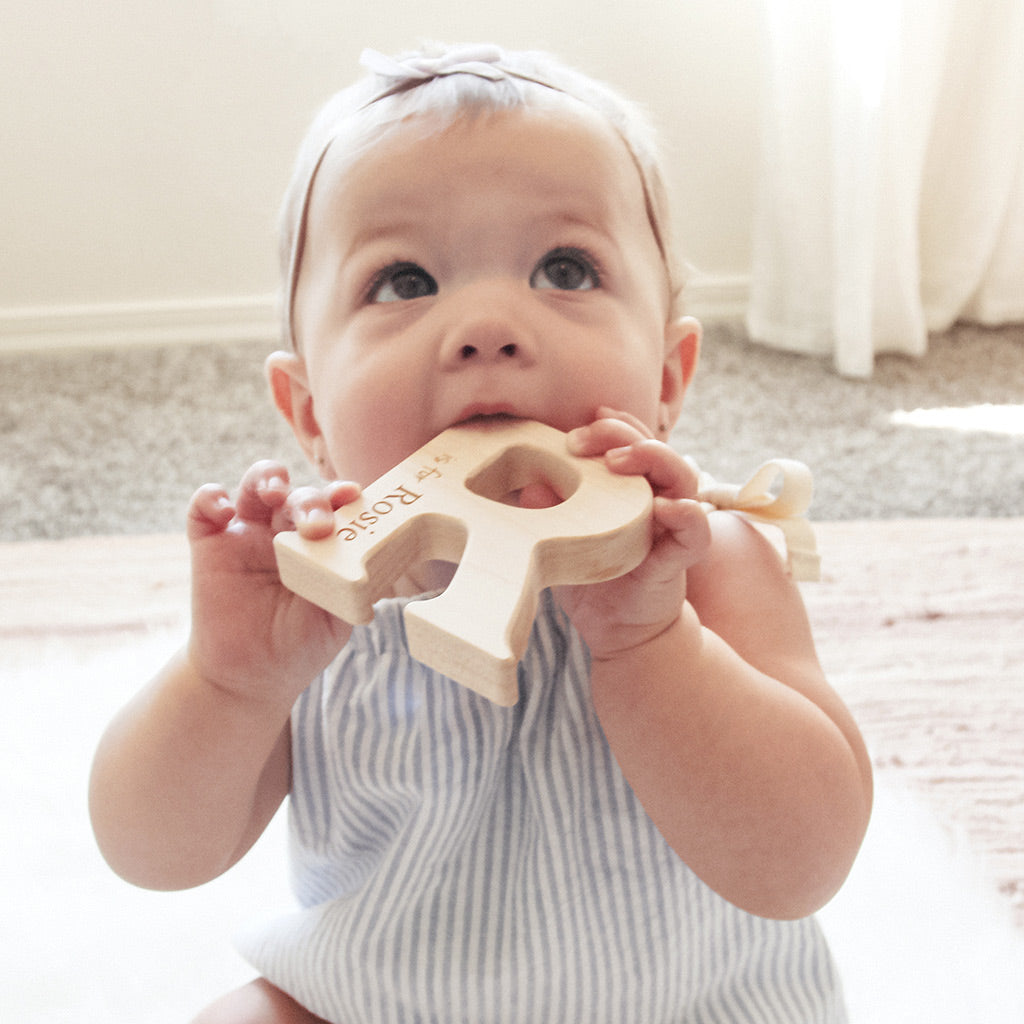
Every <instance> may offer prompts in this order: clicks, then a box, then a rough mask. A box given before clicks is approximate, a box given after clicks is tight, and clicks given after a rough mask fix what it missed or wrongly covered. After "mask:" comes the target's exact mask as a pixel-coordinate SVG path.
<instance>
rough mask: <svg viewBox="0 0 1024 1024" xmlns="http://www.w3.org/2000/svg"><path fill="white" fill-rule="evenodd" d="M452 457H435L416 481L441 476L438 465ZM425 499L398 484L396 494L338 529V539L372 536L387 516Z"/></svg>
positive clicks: (376, 502)
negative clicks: (397, 509)
mask: <svg viewBox="0 0 1024 1024" xmlns="http://www.w3.org/2000/svg"><path fill="white" fill-rule="evenodd" d="M451 461H452V456H451V455H435V456H434V463H435V465H433V466H424V467H423V468H422V469H420V470H419V471H418V472H417V474H416V479H417V481H419V482H420V483H422V482H423V481H424V480H428V479H430V477H439V476H441V470H439V469H438V468H437V467H438V465H444V463H446V462H451ZM422 497H423V494H422V493H417V492H416V491H413V490H411V489H410V488H408V487H406V486H405V484H398V485H397V486H396V487H395V488H394V493H392V494H385V495H384V497H383V498H378V499H377V500H376V501H375V502H374V503H373V504H372V505H371V506H370V507H369V508H368V509H365V510H364V511H363V512H360V513H359V515H358V516H356V517H355V519H351V520H349V521H348V522H347V523H345V525H344V526H340V527H339V528H338V539H339V540H343V541H352V540H358V539H359V538H360V536H362V535H365V534H370V535H372V534H373V533H374V532H375V531H374V529H373V528H374V526H376V524H377V523H379V522H380V521H381V519H383V518H384V517H385V516H387V515H389V514H390V513H391V512H394V510H395V509H396V508H398V507H400V506H402V505H412V504H414V503H415V502H417V501H419V500H420V498H422Z"/></svg>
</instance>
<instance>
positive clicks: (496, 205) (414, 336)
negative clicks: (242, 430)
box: [294, 109, 698, 485]
mask: <svg viewBox="0 0 1024 1024" xmlns="http://www.w3.org/2000/svg"><path fill="white" fill-rule="evenodd" d="M423 128H424V125H423V124H422V123H421V124H419V125H417V126H414V127H406V128H403V129H401V130H399V131H398V132H397V133H395V134H393V135H391V136H389V137H388V138H387V139H385V140H384V141H382V142H381V143H379V144H378V145H377V146H375V147H374V148H373V149H372V150H370V151H369V153H368V154H367V155H366V156H364V157H362V158H360V159H359V160H358V161H356V162H355V163H354V164H351V165H348V166H345V165H344V164H343V162H342V160H341V159H339V158H338V157H337V155H335V154H333V153H330V152H329V153H328V155H327V157H326V159H325V162H324V164H323V166H322V167H321V169H320V172H319V175H318V179H317V182H316V185H315V187H314V190H313V195H312V197H311V202H310V208H309V214H308V228H307V237H306V243H305V249H304V252H303V257H302V269H301V274H300V278H299V282H298V285H297V288H296V294H295V303H294V317H295V335H296V338H297V339H298V346H299V349H300V351H301V361H300V366H301V368H302V373H301V376H302V377H303V378H304V380H305V381H306V382H308V397H309V400H310V403H309V404H308V405H307V407H306V409H305V413H306V414H305V415H303V416H301V417H297V419H301V421H302V422H301V424H299V425H297V430H298V432H299V433H300V439H302V440H303V441H304V443H305V445H306V448H307V451H308V452H314V451H315V452H316V453H317V454H319V455H323V456H326V467H325V473H327V474H330V475H333V476H337V477H339V478H346V479H353V480H357V481H359V482H360V483H362V484H364V485H366V484H369V483H371V482H372V481H373V480H375V479H376V478H377V477H379V476H380V475H381V474H382V473H384V472H385V471H386V470H388V469H390V468H391V467H393V466H394V465H396V464H397V463H398V462H399V461H401V460H402V459H404V458H405V457H406V456H408V455H409V454H411V453H412V452H413V451H415V450H416V449H417V448H420V447H422V445H424V444H425V443H426V442H427V441H429V440H430V439H431V438H432V437H434V436H435V435H437V434H438V433H440V432H441V431H442V430H444V429H446V428H447V427H450V426H452V425H454V424H456V423H460V422H462V421H464V420H467V419H471V418H473V417H476V416H490V415H511V416H518V417H526V418H530V419H536V420H540V421H542V422H544V423H547V424H550V425H552V426H555V427H558V428H559V429H561V430H569V429H571V428H573V427H576V426H580V425H583V424H586V423H589V422H591V421H592V420H593V418H594V414H595V410H596V409H597V408H598V407H599V406H602V405H606V406H610V407H612V408H615V409H618V410H623V411H626V412H629V413H632V414H633V415H634V416H637V417H638V418H639V419H641V420H642V421H643V422H644V423H646V424H647V425H648V426H649V427H650V428H651V430H652V432H654V433H655V434H658V435H659V436H664V435H665V433H666V431H667V428H668V427H670V426H671V423H672V422H673V421H674V419H675V416H676V414H677V413H678V406H679V403H680V402H681V399H682V391H683V389H684V387H685V384H686V379H687V377H688V374H689V368H690V366H691V365H692V358H693V355H694V352H695V348H696V343H697V331H698V328H697V325H696V324H695V322H694V321H692V320H683V321H679V322H677V323H668V315H669V313H668V310H669V295H668V283H667V275H666V272H665V269H664V265H663V262H662V259H661V257H660V254H659V251H658V247H657V243H656V241H655V238H654V235H653V232H652V230H651V228H650V226H649V224H648V220H647V214H646V209H645V203H644V195H643V189H642V186H641V182H640V177H639V174H638V172H637V171H636V169H635V167H634V165H633V163H632V159H631V157H630V155H629V152H628V150H627V149H626V147H625V145H624V144H623V143H622V141H621V140H620V139H619V138H618V136H617V135H616V134H615V133H614V132H613V131H612V129H611V128H609V127H607V126H605V125H604V123H603V122H602V121H601V120H600V119H599V118H598V117H597V116H596V115H593V116H591V115H590V113H589V111H586V110H585V109H581V110H580V111H579V112H571V113H569V112H566V111H562V110H559V111H558V112H555V111H546V112H530V113H525V112H522V111H514V112H502V113H496V114H487V115H481V116H480V117H478V118H475V119H474V118H462V119H461V120H459V121H456V122H455V124H454V125H452V126H450V127H448V128H446V129H442V130H439V131H437V132H435V133H433V134H431V133H427V132H425V131H424V130H423ZM680 348H682V349H683V351H682V354H681V353H680ZM304 434H305V436H303V435H304Z"/></svg>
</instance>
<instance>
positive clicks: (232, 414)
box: [0, 324, 1024, 540]
mask: <svg viewBox="0 0 1024 1024" xmlns="http://www.w3.org/2000/svg"><path fill="white" fill-rule="evenodd" d="M266 351H267V349H266V347H265V346H262V345H256V344H237V345H200V346H184V345H182V346H166V347H160V348H139V349H128V350H124V349H121V350H111V351H74V352H60V353H55V352H41V353H33V354H25V353H17V354H6V355H0V444H2V448H0V451H2V456H0V494H2V496H3V499H2V501H3V503H2V506H0V508H2V512H0V517H2V521H0V540H24V539H31V538H57V537H68V536H82V535H90V534H117V533H152V532H165V531H176V530H180V529H181V528H182V526H183V512H184V508H185V505H186V503H187V501H188V498H189V496H190V494H191V493H192V491H193V490H194V489H195V488H196V487H197V486H198V485H199V484H201V483H203V482H205V481H208V480H218V481H221V482H223V483H225V484H227V485H228V486H231V485H232V484H233V483H234V482H235V481H237V479H238V477H239V476H240V474H241V473H242V471H243V470H244V469H245V468H246V466H248V465H249V464H250V463H251V462H252V461H254V460H255V459H257V458H264V457H276V458H282V459H284V460H285V462H286V463H287V464H289V465H290V466H291V467H292V469H293V471H294V475H295V477H296V478H298V479H308V474H307V471H306V470H305V468H304V464H303V459H302V457H301V454H300V453H299V451H298V449H297V447H296V445H295V443H294V442H293V440H292V438H291V436H290V434H289V432H288V428H287V427H286V426H285V425H284V423H283V422H281V421H280V419H279V417H278V415H277V413H276V412H275V411H274V410H273V409H272V407H271V405H270V401H269V398H268V397H267V393H266V387H265V384H264V380H263V376H262V360H263V357H264V355H265V354H266ZM985 403H992V404H995V405H1004V404H1010V405H1018V406H1019V405H1021V404H1022V403H1024V327H1018V328H1007V329H1003V330H998V331H993V330H985V329H983V328H979V327H973V326H961V327H958V328H957V329H956V330H954V331H953V332H950V333H949V334H947V335H943V336H940V337H937V338H934V339H933V340H932V343H931V346H930V349H929V352H928V355H927V356H926V357H925V358H924V359H922V360H920V361H918V360H911V359H906V358H900V357H883V358H882V359H880V360H879V362H878V366H877V368H876V372H875V375H874V377H873V378H872V379H871V380H870V381H868V382H861V381H852V380H844V379H842V378H840V377H838V376H836V375H835V374H834V373H833V372H832V370H831V368H830V366H829V365H828V364H827V363H824V362H821V361H818V360H815V359H809V358H806V357H801V356H795V355H788V354H784V353H779V352H773V351H769V350H766V349H764V348H761V347H758V346H754V345H751V344H749V343H748V342H747V341H746V339H745V338H744V336H743V333H742V331H741V330H740V329H739V328H738V327H736V326H730V325H727V324H720V325H714V326H712V327H711V328H709V329H708V331H707V337H706V339H705V346H704V353H703V356H702V361H701V367H700V370H699V371H698V375H697V378H696V380H695V382H694V385H693V387H692V389H691V392H690V394H689V396H688V397H687V402H686V405H685V406H684V409H683V416H682V420H681V422H680V425H679V428H678V429H677V431H676V433H675V435H674V439H673V440H674V443H675V444H676V445H677V446H678V447H679V448H680V450H683V451H686V452H689V453H691V454H693V455H694V456H695V457H696V458H697V460H698V461H699V462H700V463H701V465H703V466H704V467H705V468H707V469H708V470H709V471H710V472H712V473H714V475H715V476H717V477H718V478H719V479H722V480H734V481H737V482H738V481H740V480H741V479H745V478H746V476H747V475H748V474H749V473H750V472H751V471H752V470H753V469H754V468H756V466H757V465H759V464H760V462H762V461H763V460H764V459H766V458H771V457H772V456H777V455H787V456H790V457H792V458H797V459H801V460H803V461H805V462H807V463H808V464H809V465H810V466H811V467H812V469H813V470H814V472H815V479H816V498H815V504H814V508H813V510H812V512H813V515H814V517H815V518H818V519H870V518H902V517H918V516H928V517H969V516H1018V515H1024V422H1019V421H1018V423H1017V425H1016V429H1012V430H1010V431H994V430H992V431H985V430H971V431H961V430H950V429H934V428H921V427H917V426H908V425H901V424H899V423H895V422H893V419H892V417H893V413H894V412H897V411H899V410H913V409H918V408H925V409H930V408H936V407H945V406H957V407H961V406H973V405H979V404H985ZM1019 412H1020V411H1019ZM1020 416H1024V412H1020ZM1019 419H1020V417H1019V418H1018V420H1019Z"/></svg>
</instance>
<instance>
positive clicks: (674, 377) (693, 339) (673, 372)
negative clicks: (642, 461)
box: [661, 316, 702, 431]
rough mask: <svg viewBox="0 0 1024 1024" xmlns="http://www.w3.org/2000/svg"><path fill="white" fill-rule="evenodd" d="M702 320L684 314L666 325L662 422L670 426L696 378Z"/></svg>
mask: <svg viewBox="0 0 1024 1024" xmlns="http://www.w3.org/2000/svg"><path fill="white" fill-rule="evenodd" d="M701 333H702V330H701V326H700V321H699V320H696V319H694V318H693V317H692V316H681V317H679V318H677V319H675V320H671V321H669V323H668V324H666V325H665V363H664V366H663V367H662V373H661V422H662V423H664V424H666V425H667V427H668V430H669V431H670V430H671V428H672V427H673V426H674V425H675V422H676V420H677V419H678V418H679V411H680V410H681V409H682V407H683V396H684V395H685V394H686V389H687V388H688V387H689V386H690V381H691V380H693V375H694V373H695V371H696V369H697V359H698V358H699V356H700V339H701Z"/></svg>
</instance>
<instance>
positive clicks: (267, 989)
mask: <svg viewBox="0 0 1024 1024" xmlns="http://www.w3.org/2000/svg"><path fill="white" fill-rule="evenodd" d="M192 1024H327V1021H325V1020H323V1019H322V1018H320V1017H316V1016H314V1015H313V1014H312V1013H310V1012H309V1010H306V1009H304V1008H303V1007H301V1006H299V1004H298V1003H297V1002H295V1000H294V999H292V997H291V996H287V995H285V994H284V992H282V991H281V990H280V989H279V988H275V987H274V986H273V985H271V984H270V982H269V981H266V980H265V979H264V978H258V979H257V980H256V981H253V982H250V983H249V984H248V985H243V986H242V988H239V989H235V991H234V992H229V993H228V994H227V995H226V996H222V997H221V998H220V999H218V1000H217V1002H215V1003H214V1004H213V1005H212V1006H208V1007H207V1008H206V1009H205V1010H203V1012H202V1013H200V1014H199V1016H198V1017H196V1019H195V1020H194V1021H193V1022H192Z"/></svg>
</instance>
